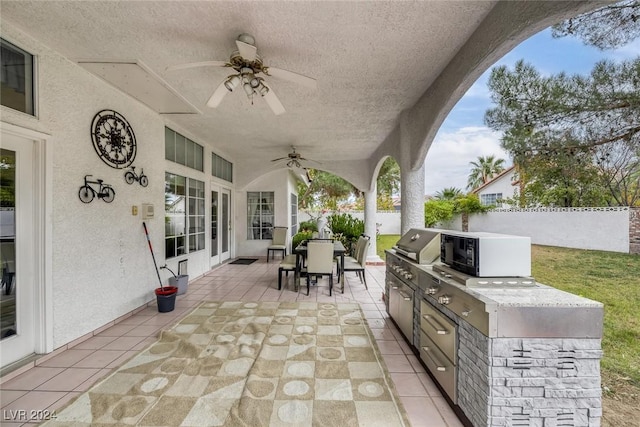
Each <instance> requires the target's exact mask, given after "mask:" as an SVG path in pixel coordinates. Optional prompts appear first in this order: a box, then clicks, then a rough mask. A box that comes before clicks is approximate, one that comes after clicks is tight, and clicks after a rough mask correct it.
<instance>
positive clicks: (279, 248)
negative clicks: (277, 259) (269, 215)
mask: <svg viewBox="0 0 640 427" xmlns="http://www.w3.org/2000/svg"><path fill="white" fill-rule="evenodd" d="M287 230H288V228H287V227H273V236H272V240H273V241H272V242H271V245H270V246H269V247H268V248H267V262H269V255H271V258H273V257H274V256H275V255H274V253H275V252H282V259H284V257H285V256H286V255H287Z"/></svg>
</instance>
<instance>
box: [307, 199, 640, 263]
mask: <svg viewBox="0 0 640 427" xmlns="http://www.w3.org/2000/svg"><path fill="white" fill-rule="evenodd" d="M349 213H350V214H351V215H353V216H354V217H355V218H359V219H364V212H362V211H352V212H349ZM313 217H317V214H316V215H313ZM309 219H311V216H310V215H309V214H308V213H307V212H304V211H300V214H299V221H308V220H309ZM376 223H377V224H378V227H377V229H378V231H379V233H380V234H400V211H379V212H378V213H377V218H376ZM465 225H466V226H465ZM438 227H439V228H445V229H450V230H464V229H466V231H486V232H492V233H502V234H514V235H518V236H528V237H531V242H532V243H533V244H538V245H546V246H559V247H566V248H575V249H590V250H602V251H610V252H623V253H631V254H640V207H594V208H525V209H495V210H492V211H490V212H487V213H485V214H475V215H471V216H470V217H469V218H468V221H467V223H466V224H463V221H462V218H460V216H458V217H456V218H454V219H453V220H452V221H451V222H449V223H446V224H440V225H439V226H438Z"/></svg>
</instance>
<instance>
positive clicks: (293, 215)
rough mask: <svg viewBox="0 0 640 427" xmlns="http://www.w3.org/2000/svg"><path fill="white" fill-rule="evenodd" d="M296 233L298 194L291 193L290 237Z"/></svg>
mask: <svg viewBox="0 0 640 427" xmlns="http://www.w3.org/2000/svg"><path fill="white" fill-rule="evenodd" d="M296 234H298V195H297V194H293V193H291V237H293V236H295V235H296Z"/></svg>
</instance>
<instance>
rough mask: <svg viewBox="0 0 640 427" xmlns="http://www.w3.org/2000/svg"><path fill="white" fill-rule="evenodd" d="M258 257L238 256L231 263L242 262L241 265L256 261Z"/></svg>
mask: <svg viewBox="0 0 640 427" xmlns="http://www.w3.org/2000/svg"><path fill="white" fill-rule="evenodd" d="M257 260H258V258H238V259H237V260H235V261H232V262H230V263H229V264H240V265H249V264H253V263H254V262H256V261H257Z"/></svg>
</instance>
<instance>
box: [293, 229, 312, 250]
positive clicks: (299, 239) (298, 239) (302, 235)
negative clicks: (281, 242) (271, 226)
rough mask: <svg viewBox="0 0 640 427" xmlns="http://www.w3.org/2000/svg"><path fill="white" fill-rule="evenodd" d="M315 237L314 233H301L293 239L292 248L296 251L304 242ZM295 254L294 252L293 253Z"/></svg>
mask: <svg viewBox="0 0 640 427" xmlns="http://www.w3.org/2000/svg"><path fill="white" fill-rule="evenodd" d="M312 236H313V231H300V232H298V233H296V234H294V235H293V237H292V238H291V247H292V248H293V249H295V248H296V247H297V246H298V245H299V244H300V243H301V242H302V241H303V240H309V239H311V237H312ZM291 252H293V251H291Z"/></svg>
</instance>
